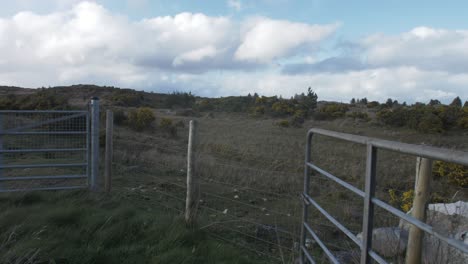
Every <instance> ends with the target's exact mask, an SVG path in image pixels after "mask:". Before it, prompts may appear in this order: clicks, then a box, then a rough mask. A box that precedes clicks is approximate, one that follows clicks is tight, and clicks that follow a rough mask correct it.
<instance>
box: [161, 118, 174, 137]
mask: <svg viewBox="0 0 468 264" xmlns="http://www.w3.org/2000/svg"><path fill="white" fill-rule="evenodd" d="M159 126H160V127H161V129H162V130H164V131H166V132H167V133H169V135H171V136H177V127H176V126H175V125H174V122H172V119H170V118H166V117H164V118H162V119H161V122H160V123H159Z"/></svg>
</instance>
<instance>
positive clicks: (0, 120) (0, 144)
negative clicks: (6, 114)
mask: <svg viewBox="0 0 468 264" xmlns="http://www.w3.org/2000/svg"><path fill="white" fill-rule="evenodd" d="M2 149H3V114H1V113H0V150H2ZM2 165H3V153H2V152H0V167H1V166H2ZM2 177H3V169H1V168H0V178H2ZM1 189H2V184H0V190H1Z"/></svg>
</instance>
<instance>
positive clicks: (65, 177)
mask: <svg viewBox="0 0 468 264" xmlns="http://www.w3.org/2000/svg"><path fill="white" fill-rule="evenodd" d="M86 177H88V176H86V175H56V176H18V177H3V178H0V181H25V180H60V179H82V178H86Z"/></svg>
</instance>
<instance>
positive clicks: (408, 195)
mask: <svg viewBox="0 0 468 264" xmlns="http://www.w3.org/2000/svg"><path fill="white" fill-rule="evenodd" d="M388 194H389V195H390V204H391V205H393V206H395V207H397V208H400V209H401V210H403V211H404V212H405V213H406V212H408V211H409V210H411V208H412V207H413V199H414V190H408V191H406V192H403V193H402V194H401V195H398V194H397V191H396V190H394V189H390V190H388Z"/></svg>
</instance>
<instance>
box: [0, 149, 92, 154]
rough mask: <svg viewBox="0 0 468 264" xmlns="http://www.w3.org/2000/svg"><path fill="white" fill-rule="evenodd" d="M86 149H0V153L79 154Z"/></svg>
mask: <svg viewBox="0 0 468 264" xmlns="http://www.w3.org/2000/svg"><path fill="white" fill-rule="evenodd" d="M79 151H86V148H63V149H0V153H36V152H79Z"/></svg>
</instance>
